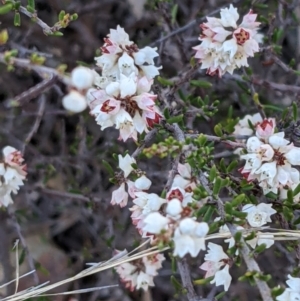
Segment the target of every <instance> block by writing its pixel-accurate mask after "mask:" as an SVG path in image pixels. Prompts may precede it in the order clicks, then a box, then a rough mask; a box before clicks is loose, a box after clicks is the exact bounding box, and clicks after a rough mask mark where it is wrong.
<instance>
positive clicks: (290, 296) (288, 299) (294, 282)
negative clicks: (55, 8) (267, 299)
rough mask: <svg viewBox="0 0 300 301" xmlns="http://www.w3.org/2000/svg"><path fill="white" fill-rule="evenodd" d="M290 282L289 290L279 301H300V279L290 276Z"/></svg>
mask: <svg viewBox="0 0 300 301" xmlns="http://www.w3.org/2000/svg"><path fill="white" fill-rule="evenodd" d="M288 278H289V280H287V281H286V283H287V285H288V286H289V287H288V288H286V289H285V291H284V292H283V293H282V294H281V295H280V296H278V297H276V300H277V301H297V300H300V278H294V277H292V276H291V275H288Z"/></svg>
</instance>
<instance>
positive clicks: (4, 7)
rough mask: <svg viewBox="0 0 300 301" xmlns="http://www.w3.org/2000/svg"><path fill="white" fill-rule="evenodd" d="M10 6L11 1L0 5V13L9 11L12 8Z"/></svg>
mask: <svg viewBox="0 0 300 301" xmlns="http://www.w3.org/2000/svg"><path fill="white" fill-rule="evenodd" d="M12 8H13V4H12V3H7V4H4V5H2V6H0V15H4V14H7V13H9V12H10V11H11V10H12Z"/></svg>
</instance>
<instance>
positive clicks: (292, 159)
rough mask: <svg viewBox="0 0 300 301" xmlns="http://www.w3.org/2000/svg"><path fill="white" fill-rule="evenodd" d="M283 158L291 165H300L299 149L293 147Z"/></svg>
mask: <svg viewBox="0 0 300 301" xmlns="http://www.w3.org/2000/svg"><path fill="white" fill-rule="evenodd" d="M285 157H286V159H287V160H288V162H289V163H291V164H292V165H300V148H298V147H296V146H295V147H293V148H292V149H291V150H290V151H288V152H287V153H286V154H285Z"/></svg>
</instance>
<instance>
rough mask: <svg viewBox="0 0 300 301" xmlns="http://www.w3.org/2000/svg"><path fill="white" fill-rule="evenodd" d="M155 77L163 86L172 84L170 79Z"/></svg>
mask: <svg viewBox="0 0 300 301" xmlns="http://www.w3.org/2000/svg"><path fill="white" fill-rule="evenodd" d="M156 79H157V81H158V82H159V83H160V84H162V85H163V86H173V82H171V81H170V80H167V79H165V78H163V77H161V76H158V77H157V78H156Z"/></svg>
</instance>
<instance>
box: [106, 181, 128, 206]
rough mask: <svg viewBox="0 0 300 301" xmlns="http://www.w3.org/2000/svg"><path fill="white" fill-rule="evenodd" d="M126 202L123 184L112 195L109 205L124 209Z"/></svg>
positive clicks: (126, 196) (126, 197) (126, 195)
mask: <svg viewBox="0 0 300 301" xmlns="http://www.w3.org/2000/svg"><path fill="white" fill-rule="evenodd" d="M127 202H128V193H127V192H126V191H125V183H122V184H121V186H120V187H119V188H118V189H117V190H115V191H114V192H113V193H112V199H111V202H110V203H111V204H112V205H116V204H117V205H120V207H124V206H126V205H127Z"/></svg>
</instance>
